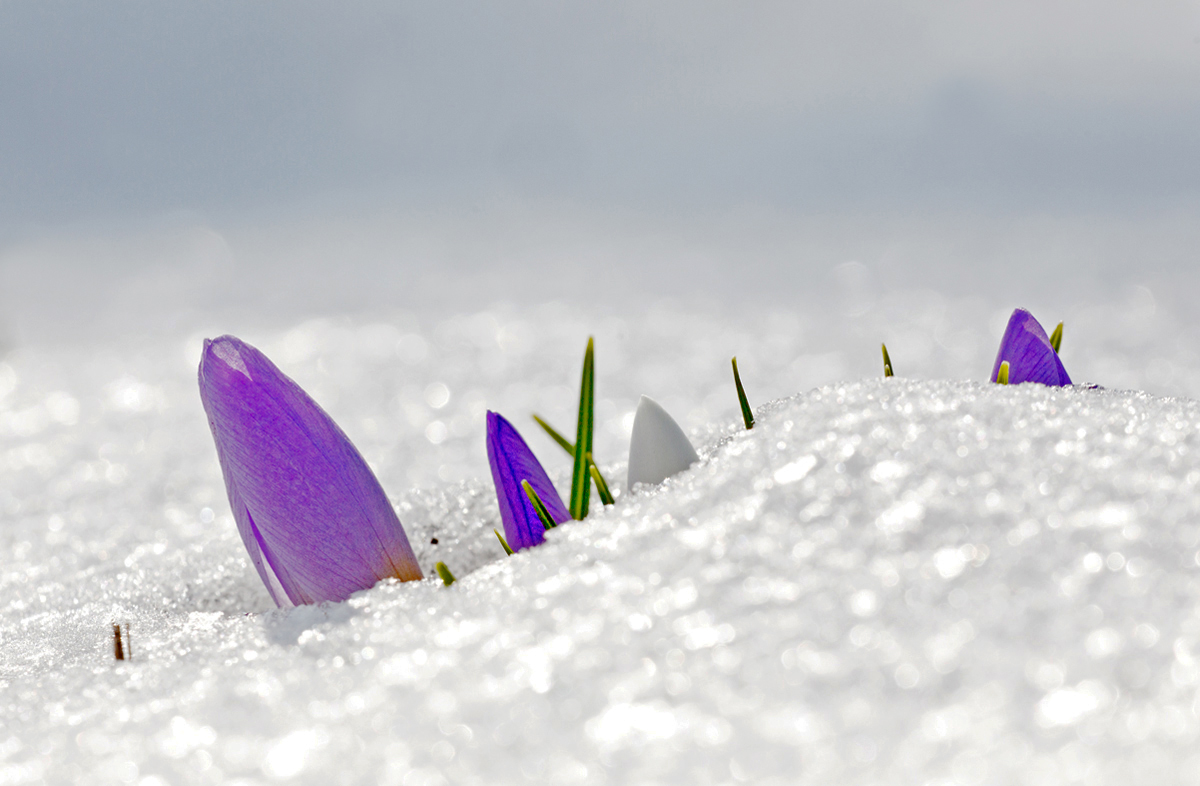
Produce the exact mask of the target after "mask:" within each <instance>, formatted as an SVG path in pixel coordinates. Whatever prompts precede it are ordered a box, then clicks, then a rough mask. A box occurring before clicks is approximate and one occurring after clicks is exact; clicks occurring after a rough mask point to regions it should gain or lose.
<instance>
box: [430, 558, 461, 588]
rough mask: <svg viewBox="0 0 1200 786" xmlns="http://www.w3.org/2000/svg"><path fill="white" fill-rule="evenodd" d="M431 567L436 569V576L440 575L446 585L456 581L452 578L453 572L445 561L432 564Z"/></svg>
mask: <svg viewBox="0 0 1200 786" xmlns="http://www.w3.org/2000/svg"><path fill="white" fill-rule="evenodd" d="M433 569H434V570H436V571H437V574H438V576H440V577H441V579H442V583H443V584H445V585H446V586H447V587H449V586H450V585H451V584H453V583H454V582H455V581H457V579H455V578H454V574H453V573H451V572H450V569H449V568H447V567H446V563H444V562H439V563H438V564H436V565H434V566H433Z"/></svg>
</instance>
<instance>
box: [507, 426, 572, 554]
mask: <svg viewBox="0 0 1200 786" xmlns="http://www.w3.org/2000/svg"><path fill="white" fill-rule="evenodd" d="M487 453H488V464H490V465H491V467H492V481H493V482H494V483H495V484H496V497H497V499H498V501H499V502H500V520H501V521H502V522H504V537H505V538H506V539H507V540H508V545H509V547H510V548H511V549H512V550H513V551H520V550H521V549H527V548H529V547H530V546H536V545H537V544H539V543H541V542H542V541H543V540H545V539H546V538H545V535H544V534H543V533H544V532H545V529H546V528H545V526H544V525H543V524H542V522H541V519H539V518H538V514H537V511H536V510H535V509H534V507H533V503H532V502H530V501H529V496H528V495H527V494H526V493H525V490H524V489H523V488H521V481H523V480H528V481H529V485H530V486H533V490H534V491H536V492H537V495H538V497H539V498H541V500H542V504H543V505H545V506H546V510H548V511H549V512H550V518H552V519H554V521H555V522H556V523H558V524H561V523H563V522H564V521H570V520H571V514H570V512H568V511H567V506H566V505H564V504H563V501H562V497H560V496H558V491H556V490H555V488H554V484H553V483H551V482H550V478H549V477H548V476H547V475H546V470H544V469H542V465H541V463H540V462H539V461H538V460H537V457H536V456H534V455H533V451H532V450H530V449H529V446H528V445H526V444H525V440H524V439H522V438H521V435H520V434H519V433H518V432H517V429H516V428H515V427H514V426H513V424H512V423H509V422H508V421H507V420H505V419H504V418H503V417H501V416H500V415H498V414H496V413H495V412H488V413H487Z"/></svg>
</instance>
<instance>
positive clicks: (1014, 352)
mask: <svg viewBox="0 0 1200 786" xmlns="http://www.w3.org/2000/svg"><path fill="white" fill-rule="evenodd" d="M1006 360H1007V361H1008V384H1010V385H1017V384H1020V383H1022V382H1040V383H1041V384H1043V385H1055V386H1062V385H1070V384H1071V378H1070V377H1069V376H1067V370H1066V369H1065V368H1063V364H1062V361H1061V360H1059V358H1058V353H1057V352H1055V351H1054V347H1053V346H1052V345H1051V344H1050V338H1049V337H1048V336H1047V335H1046V331H1045V330H1043V329H1042V326H1041V325H1040V324H1038V321H1037V320H1036V319H1034V318H1033V315H1032V314H1030V313H1029V312H1028V311H1026V310H1025V309H1023V308H1018V309H1017V310H1016V311H1014V312H1013V315H1012V317H1010V318H1009V320H1008V327H1007V328H1006V329H1005V331H1004V338H1003V339H1001V340H1000V351H999V352H997V353H996V362H995V364H994V365H993V366H992V376H991V377H990V379H991V380H992V381H995V379H996V375H997V374H998V373H999V372H1000V364H1001V363H1003V362H1004V361H1006Z"/></svg>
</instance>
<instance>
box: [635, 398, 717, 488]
mask: <svg viewBox="0 0 1200 786" xmlns="http://www.w3.org/2000/svg"><path fill="white" fill-rule="evenodd" d="M699 460H700V457H699V456H697V455H696V449H695V448H694V447H692V443H691V442H690V441H688V438H687V435H686V434H684V433H683V429H681V428H680V427H679V424H678V423H676V422H675V419H674V418H672V417H671V416H670V415H668V414H667V411H666V410H665V409H663V408H662V407H661V406H659V404H658V402H657V401H655V400H654V399H652V398H650V397H649V396H642V400H641V401H639V402H638V408H637V414H636V415H634V416H633V434H632V435H631V437H630V439H629V479H628V483H629V486H628V488H633V484H635V483H662V482H663V481H664V480H666V479H667V478H669V477H671V476H672V475H674V474H676V473H677V472H683V471H684V470H685V469H687V468H688V467H690V466H692V465H693V464H695V463H696V462H697V461H699Z"/></svg>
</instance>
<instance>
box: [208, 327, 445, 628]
mask: <svg viewBox="0 0 1200 786" xmlns="http://www.w3.org/2000/svg"><path fill="white" fill-rule="evenodd" d="M200 400H201V401H202V402H203V403H204V411H205V413H206V414H207V415H208V424H209V426H210V427H211V428H212V433H213V439H214V440H215V441H216V443H217V458H218V459H219V460H220V462H221V472H222V474H223V475H224V476H225V490H226V491H227V492H228V494H229V505H230V507H231V508H233V518H234V520H235V521H237V526H238V532H240V533H241V536H242V542H243V543H245V544H246V550H247V551H248V552H250V560H251V561H252V562H253V563H254V567H255V568H257V569H258V575H259V576H261V577H262V580H263V583H264V584H266V585H267V590H268V591H269V592H270V593H271V597H272V599H274V601H275V603H276V605H278V606H281V607H286V606H298V605H301V604H305V603H320V602H322V601H342V600H345V599H346V598H348V597H350V595H351V594H353V593H355V592H357V591H359V590H362V589H367V588H368V587H371V586H374V584H375V583H376V582H377V581H379V580H380V579H385V578H398V579H400V580H401V581H411V580H414V579H420V578H423V577H422V574H421V568H420V567H419V566H418V565H417V559H416V557H415V556H414V554H413V550H412V547H411V546H409V544H408V537H407V536H406V535H405V534H404V528H403V527H402V526H401V525H400V519H399V518H398V517H397V516H396V511H395V509H394V508H393V507H392V504H391V502H389V501H388V498H387V495H386V494H384V491H383V488H382V487H380V485H379V481H378V480H376V479H375V475H374V474H373V473H372V472H371V470H370V468H369V467H368V466H367V462H366V461H364V460H363V457H362V456H361V455H360V454H359V452H358V450H356V449H355V447H354V445H352V444H350V440H349V439H348V438H347V437H346V435H345V434H344V433H342V430H341V429H340V428H338V427H337V424H336V423H334V422H333V419H332V418H330V417H329V415H327V414H326V413H325V411H324V410H323V409H321V408H320V407H319V406H317V403H316V402H315V401H313V400H312V399H311V398H309V396H308V394H306V393H305V392H304V391H303V390H301V389H300V386H299V385H297V384H296V383H295V382H293V381H292V380H291V379H289V378H288V377H287V376H285V375H284V374H283V372H281V371H280V370H279V369H278V368H276V367H275V364H274V363H272V362H271V361H270V360H268V359H267V357H266V355H264V354H263V353H261V352H259V351H258V350H257V349H255V348H254V347H252V346H250V345H249V344H246V343H244V342H242V341H240V340H239V339H236V338H234V337H233V336H221V337H220V338H216V339H213V340H211V341H208V340H206V341H205V342H204V352H203V355H202V357H201V359H200Z"/></svg>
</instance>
